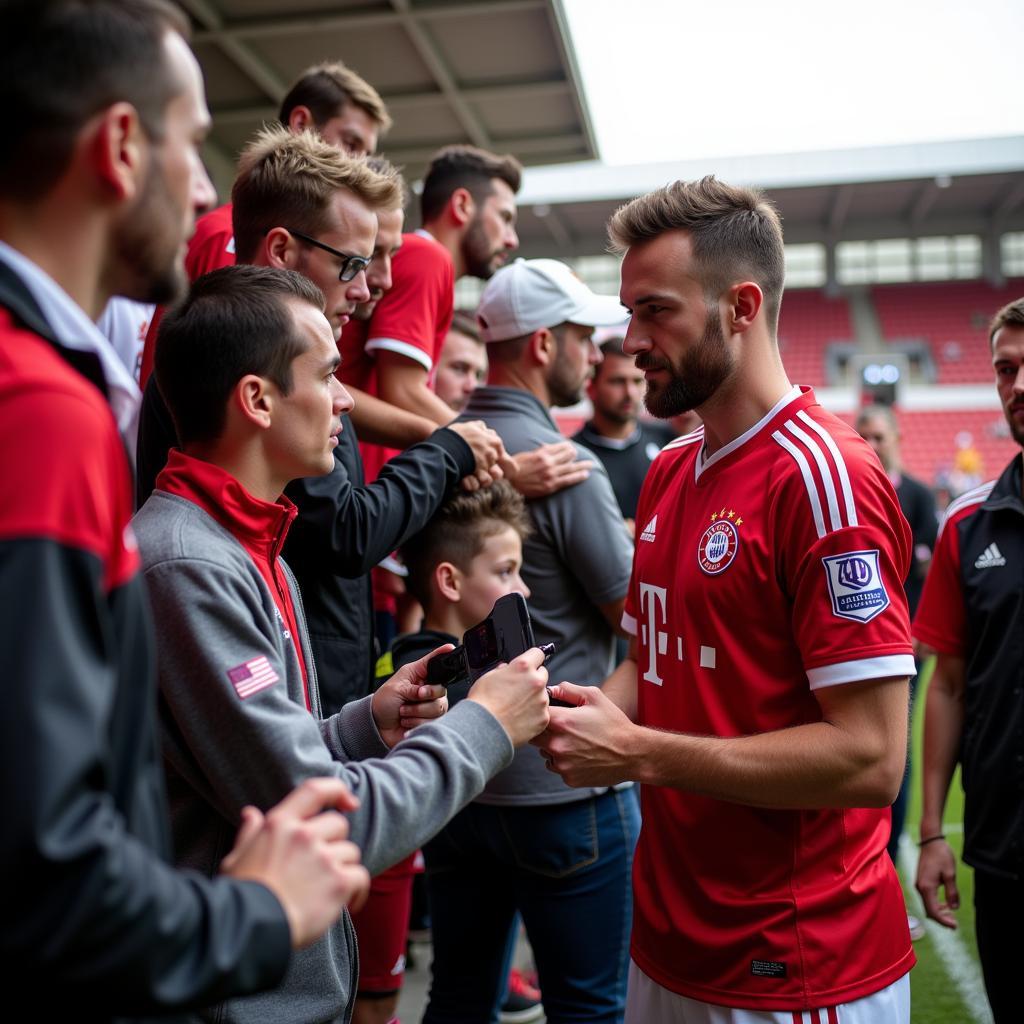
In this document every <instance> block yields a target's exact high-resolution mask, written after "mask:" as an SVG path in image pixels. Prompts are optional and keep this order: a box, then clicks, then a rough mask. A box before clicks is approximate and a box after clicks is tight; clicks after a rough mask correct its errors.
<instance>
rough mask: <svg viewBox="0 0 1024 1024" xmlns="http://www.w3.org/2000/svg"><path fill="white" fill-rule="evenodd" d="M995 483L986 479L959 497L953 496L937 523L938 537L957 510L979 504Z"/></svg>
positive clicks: (986, 496) (990, 491)
mask: <svg viewBox="0 0 1024 1024" xmlns="http://www.w3.org/2000/svg"><path fill="white" fill-rule="evenodd" d="M995 485H996V481H995V480H987V481H986V482H985V483H983V484H979V485H978V486H977V487H972V488H971V489H970V490H969V491H964V493H963V494H961V495H960V497H959V498H954V499H953V500H952V501H951V502H950V503H949V504H948V505H947V506H946V511H945V512H943V513H942V521H941V522H940V523H939V537H941V536H942V531H943V530H944V529H945V528H946V523H948V522H949V520H950V519H952V518H953V516H955V515H956V514H957V513H958V512H961V511H963V510H964V509H965V508H969V507H970V506H971V505H980V504H981V503H982V502H983V501H985V500H987V498H988V496H989V495H990V494H991V493H992V488H993V487H995ZM937 541H938V538H936V542H937Z"/></svg>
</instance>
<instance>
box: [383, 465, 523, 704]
mask: <svg viewBox="0 0 1024 1024" xmlns="http://www.w3.org/2000/svg"><path fill="white" fill-rule="evenodd" d="M530 530H531V527H530V517H529V514H528V513H527V511H526V505H525V503H524V501H523V499H522V498H521V497H520V496H519V494H518V493H517V492H516V491H515V490H514V489H513V488H512V486H511V485H510V484H508V483H506V482H505V481H504V480H499V481H498V482H497V483H495V484H494V485H493V486H492V487H487V488H483V489H481V490H479V491H474V492H472V493H471V494H460V495H457V496H456V497H454V498H452V499H451V500H450V501H448V502H447V503H446V504H444V505H442V506H441V508H440V509H439V510H438V512H437V514H436V515H435V516H434V518H433V519H432V520H431V521H430V523H429V524H428V525H427V527H426V528H425V529H423V530H421V531H420V532H419V533H417V534H416V535H415V536H413V537H410V538H409V540H408V541H406V542H405V544H404V545H403V546H402V558H403V560H404V561H405V564H406V566H407V568H408V570H409V576H408V578H407V579H406V586H407V587H408V589H409V591H410V592H411V593H412V594H413V595H414V596H415V597H416V599H417V600H418V601H419V602H420V604H421V605H422V606H423V611H424V617H423V626H422V628H421V629H420V631H419V632H418V633H406V634H405V635H404V636H400V637H398V638H397V639H396V640H395V642H394V643H393V644H392V645H391V650H390V651H389V652H388V654H386V655H385V656H384V657H383V658H381V659H380V661H379V662H378V665H377V678H378V680H379V679H380V678H381V677H382V676H389V675H390V674H391V673H392V672H394V671H397V670H398V669H399V668H401V667H402V666H403V665H408V664H409V663H410V662H413V661H416V660H418V659H419V658H422V657H423V655H424V654H428V653H429V652H430V651H433V650H436V649H437V648H438V647H439V646H440V645H441V644H460V643H462V634H463V633H464V632H465V631H466V630H467V629H470V628H471V627H472V626H475V625H476V624H477V623H478V622H480V621H482V620H483V619H485V618H486V617H487V616H488V615H489V614H490V611H491V609H492V608H493V607H494V602H495V601H497V600H498V598H499V597H504V596H505V595H506V594H512V593H519V594H522V595H523V597H529V596H530V591H529V588H528V587H527V586H526V584H525V583H524V582H523V580H522V578H521V577H520V575H519V570H520V568H521V567H522V564H523V538H525V537H526V536H527V535H528V534H529V533H530ZM467 689H468V687H467V686H466V685H465V684H456V685H455V686H454V687H452V688H450V690H449V693H448V700H449V703H450V704H454V703H455V702H456V701H457V700H458V699H460V698H461V697H462V696H464V695H465V693H466V691H467Z"/></svg>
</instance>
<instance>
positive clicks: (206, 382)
mask: <svg viewBox="0 0 1024 1024" xmlns="http://www.w3.org/2000/svg"><path fill="white" fill-rule="evenodd" d="M291 299H297V300H298V301H300V302H306V303H309V305H311V306H313V307H314V308H315V309H318V310H320V312H321V313H322V312H323V309H324V296H323V292H321V291H320V289H319V288H317V286H316V285H315V284H313V282H312V281H310V280H309V278H308V277H304V276H303V275H302V274H299V273H297V272H296V271H294V270H279V269H276V268H273V267H254V266H249V265H247V264H243V263H239V264H234V265H232V266H229V267H221V268H220V269H219V270H214V271H211V272H210V273H209V274H204V275H203V276H201V277H197V278H196V279H195V281H193V282H192V286H191V288H190V289H189V293H188V295H187V296H186V297H185V299H184V300H182V302H180V303H178V305H176V306H172V307H171V308H170V309H169V310H168V311H167V314H166V315H165V316H164V317H163V319H162V320H161V321H160V329H159V334H158V344H157V346H156V357H155V358H156V368H155V370H156V382H157V386H158V387H159V388H160V394H161V395H162V396H163V399H164V401H165V402H166V403H167V408H168V410H169V411H170V413H171V419H172V420H173V421H174V426H175V430H176V432H177V434H178V438H179V440H180V441H181V442H182V444H192V443H196V442H205V441H215V440H217V439H218V438H219V437H220V436H221V434H222V433H223V431H224V424H225V421H226V419H227V402H228V397H229V396H230V394H231V392H232V391H233V390H234V388H235V385H236V384H237V383H238V382H239V381H240V380H241V379H242V378H243V377H244V376H245V375H246V374H248V373H254V374H257V375H258V376H260V377H266V378H267V379H268V380H271V381H273V382H274V384H275V385H277V387H278V388H280V390H281V392H282V393H283V394H286V395H287V394H288V393H289V392H290V391H291V389H292V384H293V380H292V361H293V360H294V359H295V357H296V356H298V355H301V354H302V353H303V352H304V351H305V350H306V347H307V344H308V342H307V340H306V339H305V338H304V337H301V336H300V335H299V334H298V332H297V331H296V329H295V320H294V316H293V314H292V311H291V310H290V309H289V308H288V301H289V300H291Z"/></svg>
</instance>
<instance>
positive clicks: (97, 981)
mask: <svg viewBox="0 0 1024 1024" xmlns="http://www.w3.org/2000/svg"><path fill="white" fill-rule="evenodd" d="M105 395H106V392H105V385H104V381H103V376H102V372H101V370H100V365H99V360H98V359H97V357H96V356H95V355H92V354H90V353H83V352H78V351H73V350H69V349H66V348H63V347H62V346H61V345H60V344H59V343H58V342H57V340H56V338H55V337H54V336H53V332H52V330H51V329H50V327H49V325H48V323H47V320H46V317H45V315H44V313H43V311H42V310H41V309H40V308H39V307H38V305H37V304H36V302H35V301H34V299H33V298H32V297H31V295H30V293H29V292H28V291H27V289H26V288H25V286H24V284H23V283H22V281H21V280H20V279H19V278H18V277H17V275H15V274H14V273H13V272H12V271H11V270H10V269H8V268H7V267H6V265H4V264H0V594H2V596H3V600H2V606H0V607H2V618H0V679H2V681H3V695H4V707H3V709H2V711H0V787H2V789H0V801H2V808H3V825H2V827H0V874H2V878H3V885H2V892H3V897H2V903H0V920H2V922H3V924H2V926H0V965H2V971H3V977H4V981H5V984H4V995H5V998H6V1000H7V1001H8V1003H10V1004H12V1005H17V1004H18V1003H19V1002H20V1001H21V1000H24V1003H25V1004H26V1005H37V1006H38V1005H43V1006H45V1007H46V1014H45V1015H46V1016H53V1017H54V1018H55V1019H72V1014H73V1017H74V1019H76V1020H83V1019H84V1020H97V1019H112V1018H115V1017H119V1016H130V1015H135V1016H138V1015H146V1014H151V1013H160V1012H163V1013H166V1012H167V1011H168V1010H169V1009H177V1008H184V1007H189V1006H198V1005H203V1004H206V1003H209V1002H212V1001H216V1000H218V999H220V998H222V997H224V996H225V995H228V994H245V993H248V992H252V991H255V990H258V989H261V988H265V987H269V986H271V985H273V984H276V983H277V982H278V981H279V980H280V978H281V977H282V976H283V974H284V971H285V969H286V967H287V963H288V959H289V955H290V941H289V930H288V925H287V922H286V919H285V917H284V914H283V911H282V909H281V907H280V904H279V903H278V902H277V900H276V899H275V898H274V897H273V896H272V895H271V893H270V892H269V891H268V890H267V889H265V888H264V887H262V886H259V885H256V884H253V883H246V882H235V881H230V880H226V879H220V880H213V881H210V880H208V879H205V878H202V877H200V876H199V875H195V874H191V873H187V872H179V871H175V870H174V869H172V868H171V867H170V866H169V864H168V863H167V861H168V857H169V852H170V840H169V832H168V824H167V810H166V800H165V796H164V786H163V772H162V766H161V762H160V757H159V751H158V748H157V740H156V730H155V702H156V688H155V681H154V676H153V668H152V639H151V625H150V622H149V616H148V610H147V604H146V598H145V593H144V591H143V585H142V581H141V577H140V576H139V573H138V564H139V560H138V555H137V553H136V551H135V547H134V541H133V538H132V534H131V530H130V527H129V525H128V521H129V517H130V515H131V512H132V485H131V476H130V470H129V467H128V461H127V457H126V454H125V451H124V447H123V444H122V441H121V438H120V436H119V434H118V432H117V427H116V425H115V423H114V419H113V416H112V415H111V412H110V409H109V407H108V405H107V402H106V398H105Z"/></svg>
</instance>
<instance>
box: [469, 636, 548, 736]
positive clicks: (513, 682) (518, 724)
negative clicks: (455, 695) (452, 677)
mask: <svg viewBox="0 0 1024 1024" xmlns="http://www.w3.org/2000/svg"><path fill="white" fill-rule="evenodd" d="M547 681H548V670H547V669H546V668H545V667H544V652H543V651H542V650H540V648H538V647H531V648H530V649H529V650H528V651H525V652H524V653H522V654H520V655H519V657H518V658H513V660H512V661H510V662H509V663H508V664H507V665H499V666H498V667H497V668H495V669H491V671H490V672H488V673H486V674H485V675H482V676H481V677H480V678H479V679H478V680H477V681H476V682H475V683H474V684H473V686H472V688H471V689H470V691H469V696H468V697H467V698H466V699H467V700H471V701H475V702H476V703H477V704H482V705H483V706H484V707H485V708H487V710H488V711H490V713H491V714H492V715H494V717H495V718H496V719H497V720H498V721H499V722H501V724H502V727H503V728H504V730H505V732H507V733H508V736H509V739H510V740H511V741H512V746H514V747H519V746H522V745H523V744H524V743H526V742H527V741H528V740H530V739H532V738H533V737H534V736H536V735H537V733H539V732H540V731H541V730H542V729H543V728H544V727H545V726H546V725H547V724H548V694H547V690H546V689H545V686H546V684H547Z"/></svg>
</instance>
